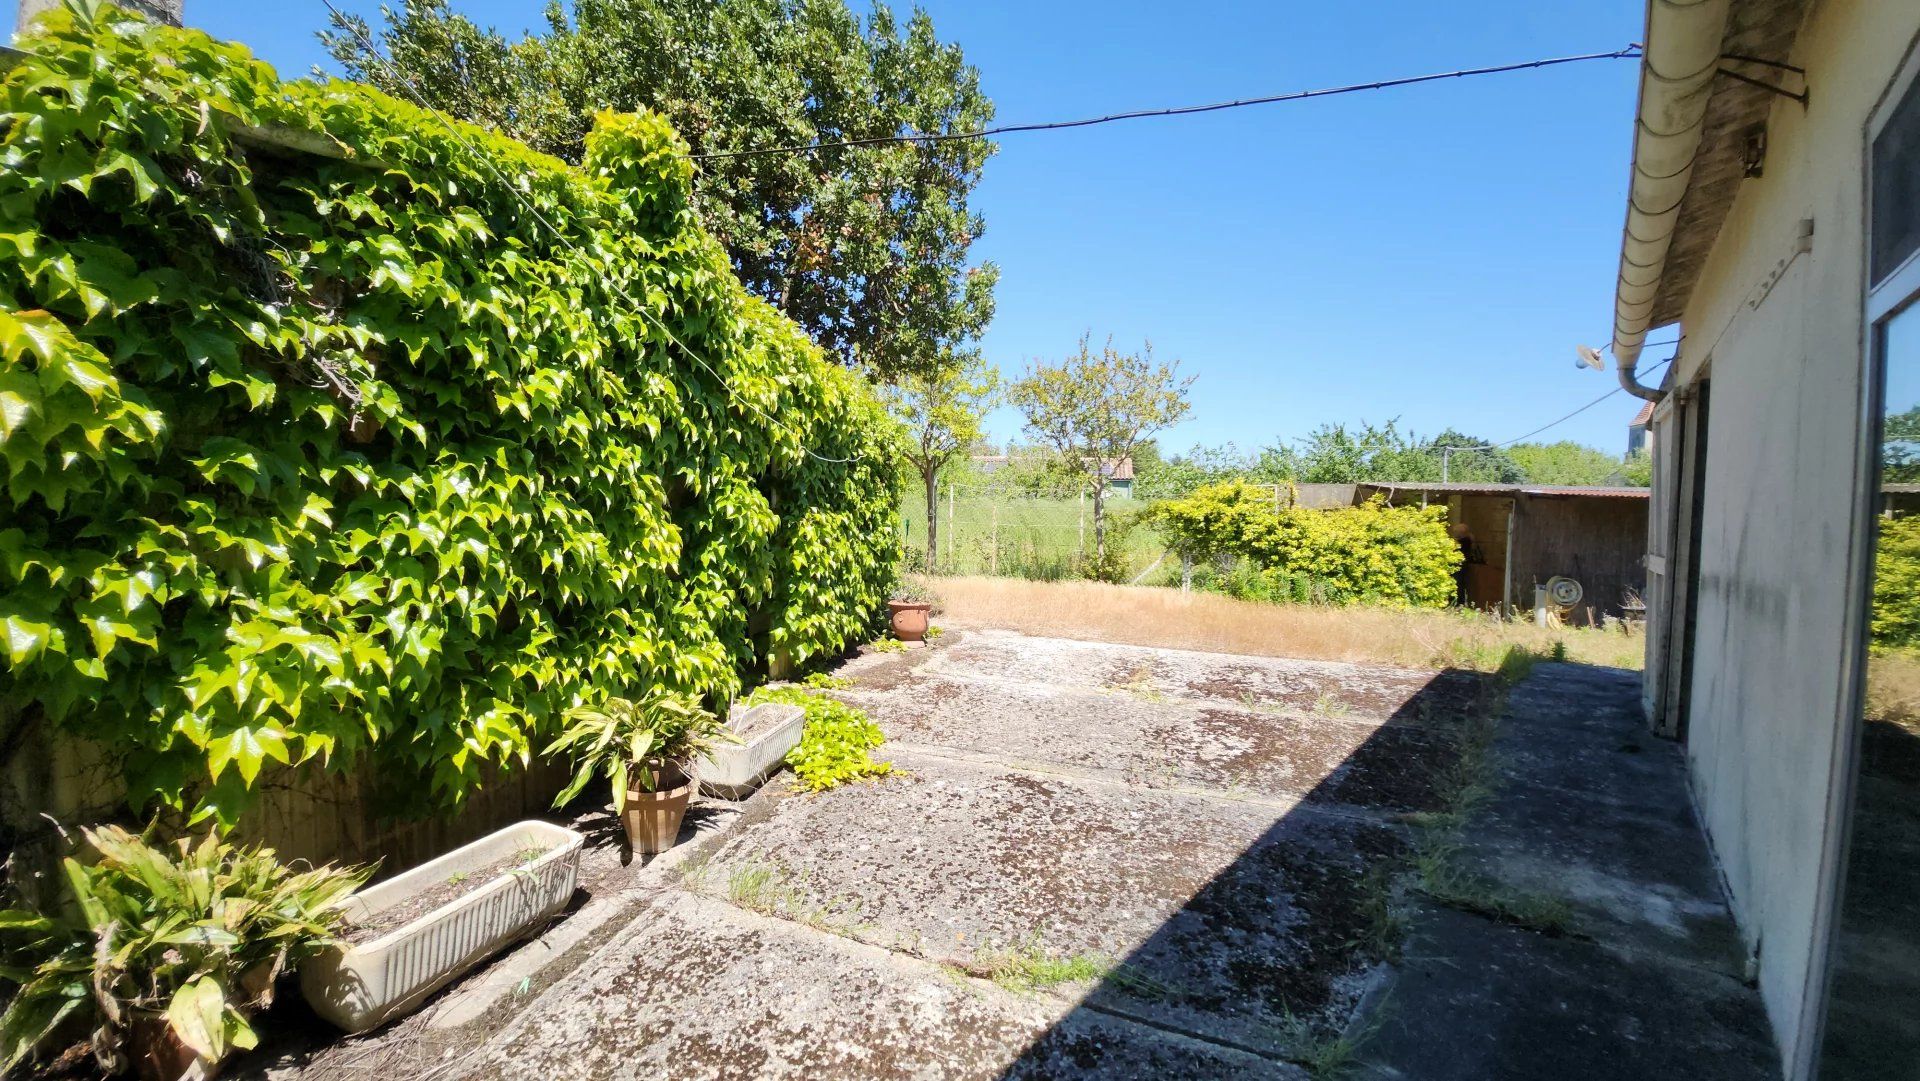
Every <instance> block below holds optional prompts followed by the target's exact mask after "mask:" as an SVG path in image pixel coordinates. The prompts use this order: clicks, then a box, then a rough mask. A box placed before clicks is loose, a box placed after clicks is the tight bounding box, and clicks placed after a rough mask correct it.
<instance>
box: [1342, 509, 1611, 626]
mask: <svg viewBox="0 0 1920 1081" xmlns="http://www.w3.org/2000/svg"><path fill="white" fill-rule="evenodd" d="M1647 495H1648V490H1647V489H1645V488H1590V487H1554V486H1550V485H1532V484H1464V483H1456V484H1437V483H1428V482H1418V481H1406V482H1402V481H1391V482H1388V481H1375V482H1368V483H1363V484H1359V485H1356V486H1355V490H1354V496H1353V501H1354V503H1356V504H1359V503H1364V502H1366V501H1367V500H1369V499H1372V498H1375V497H1379V498H1382V499H1385V500H1386V501H1387V502H1388V503H1389V504H1392V505H1394V506H1405V505H1407V504H1409V503H1417V504H1419V505H1421V506H1426V505H1429V504H1435V503H1444V504H1445V505H1446V507H1447V526H1448V528H1449V529H1450V530H1452V531H1453V534H1454V536H1455V537H1456V538H1458V539H1459V540H1460V542H1461V546H1462V547H1463V548H1464V549H1465V551H1466V556H1467V562H1466V565H1465V566H1464V567H1463V568H1462V569H1461V574H1460V602H1461V603H1462V604H1466V605H1470V606H1472V607H1475V608H1486V609H1499V610H1502V611H1515V610H1522V611H1524V610H1529V609H1531V608H1532V607H1533V590H1534V587H1535V586H1544V585H1546V584H1547V581H1548V580H1549V579H1552V578H1571V579H1573V580H1574V581H1576V582H1579V583H1580V587H1581V590H1582V591H1583V593H1584V597H1583V599H1582V600H1581V602H1580V603H1579V604H1578V605H1576V606H1574V608H1573V610H1572V611H1571V612H1569V613H1568V614H1567V619H1568V621H1569V622H1571V623H1575V624H1578V625H1581V626H1586V625H1591V624H1593V623H1597V622H1599V620H1600V618H1601V617H1603V616H1619V615H1621V614H1623V612H1624V611H1625V610H1626V608H1627V607H1628V604H1629V602H1630V601H1637V598H1638V597H1639V596H1640V592H1641V590H1642V589H1643V588H1644V586H1645V584H1646V565H1645V563H1644V559H1645V557H1646V552H1647V507H1648V498H1647ZM1637 606H1638V605H1637V603H1636V604H1635V607H1637Z"/></svg>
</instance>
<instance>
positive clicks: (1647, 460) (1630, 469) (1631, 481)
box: [1620, 450, 1653, 488]
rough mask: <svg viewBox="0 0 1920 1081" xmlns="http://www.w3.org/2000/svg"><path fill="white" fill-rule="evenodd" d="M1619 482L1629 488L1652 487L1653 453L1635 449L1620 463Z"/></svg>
mask: <svg viewBox="0 0 1920 1081" xmlns="http://www.w3.org/2000/svg"><path fill="white" fill-rule="evenodd" d="M1620 483H1622V484H1625V485H1627V486H1628V487H1631V488H1651V487H1653V455H1652V454H1649V453H1648V452H1647V451H1645V450H1637V451H1634V452H1633V453H1632V454H1629V455H1627V460H1626V461H1624V462H1622V463H1620Z"/></svg>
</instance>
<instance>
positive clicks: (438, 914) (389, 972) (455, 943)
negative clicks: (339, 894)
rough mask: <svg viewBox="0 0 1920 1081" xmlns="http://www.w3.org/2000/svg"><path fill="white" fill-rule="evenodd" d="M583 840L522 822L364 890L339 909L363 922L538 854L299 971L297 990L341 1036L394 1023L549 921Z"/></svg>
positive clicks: (574, 870)
mask: <svg viewBox="0 0 1920 1081" xmlns="http://www.w3.org/2000/svg"><path fill="white" fill-rule="evenodd" d="M584 841H585V838H583V837H581V836H580V834H578V833H575V832H574V831H573V830H570V829H566V828H564V827H561V826H556V825H553V824H552V823H549V822H539V821H531V820H530V821H526V822H520V823H517V824H515V825H512V826H508V827H507V828H506V829H503V830H499V831H497V832H494V833H490V834H488V835H487V836H485V837H482V838H480V839H479V840H478V841H474V842H472V843H471V844H466V845H462V846H461V847H459V848H456V849H454V850H453V851H452V852H449V853H447V854H446V855H444V856H441V857H439V858H438V859H435V860H432V861H430V862H427V863H424V864H421V865H420V866H418V867H415V868H414V869H413V870H411V871H408V872H406V873H405V874H401V875H396V876H395V877H393V878H391V879H389V880H387V881H385V882H382V883H380V884H379V885H377V886H374V887H372V888H370V889H367V890H364V891H362V892H361V893H358V894H356V895H354V897H353V898H352V899H351V900H350V901H349V902H348V903H347V918H348V920H349V921H364V920H367V919H370V918H371V917H373V916H374V915H376V914H378V913H380V912H383V911H385V910H386V909H389V908H392V907H393V906H395V905H398V904H402V903H404V902H406V901H407V899H408V898H411V897H414V896H417V895H418V894H420V893H423V892H425V891H427V890H431V889H434V888H435V887H437V886H439V885H441V884H443V883H445V882H447V881H448V880H449V879H451V878H452V877H453V876H455V875H458V874H464V873H471V872H473V871H476V870H479V869H481V868H484V867H488V866H490V865H492V864H495V863H497V862H499V861H500V860H502V859H505V858H507V857H509V856H512V855H513V854H514V853H515V852H519V851H521V850H523V849H527V848H531V847H534V846H541V847H545V848H547V849H548V851H547V852H546V853H544V854H543V855H541V856H540V857H539V858H538V859H535V860H534V861H533V862H532V863H529V864H527V865H526V866H525V867H522V868H518V869H516V870H514V871H511V872H509V873H507V874H503V875H501V876H500V877H498V878H496V879H494V880H493V881H492V882H489V883H487V884H486V885H483V886H481V887H479V888H478V889H475V890H474V891H473V892H471V893H468V894H465V895H463V896H460V897H456V898H454V899H453V900H451V901H449V902H447V903H446V904H444V905H441V906H440V907H439V908H436V909H434V910H433V911H431V912H428V913H426V914H425V915H423V916H421V917H420V918H418V919H416V920H413V921H412V922H410V923H407V924H405V925H403V926H400V927H397V928H395V929H393V930H392V931H389V932H387V933H386V934H384V935H381V936H380V937H379V938H376V939H373V940H371V941H368V942H360V943H355V944H352V945H345V944H342V945H339V946H335V947H333V948H331V949H328V950H326V951H324V952H322V953H320V954H318V955H316V956H314V957H312V958H309V959H308V960H307V961H306V962H304V963H303V964H302V965H301V966H300V990H301V992H302V993H303V994H304V995H305V996H306V999H307V1002H308V1003H310V1004H311V1005H312V1006H313V1008H314V1011H315V1012H317V1013H318V1014H319V1015H320V1016H322V1017H324V1018H326V1019H327V1020H329V1021H331V1022H333V1023H334V1024H336V1025H338V1026H340V1027H341V1028H343V1029H345V1030H346V1031H348V1032H365V1031H367V1030H368V1029H370V1028H373V1027H375V1026H376V1025H380V1024H382V1023H384V1022H386V1021H388V1020H390V1019H391V1018H394V1017H397V1016H399V1015H401V1014H404V1013H406V1012H408V1011H410V1010H412V1009H413V1008H414V1007H416V1006H418V1005H420V1003H421V1002H423V1001H425V1000H426V998H427V996H428V995H431V994H433V993H434V992H435V991H437V990H439V989H440V988H442V987H444V986H446V985H447V983H448V982H449V981H451V980H453V979H454V978H455V977H457V976H459V975H460V974H461V973H463V972H465V971H467V970H468V969H469V968H472V967H473V966H474V965H476V964H478V963H480V962H481V961H484V960H486V959H487V958H488V957H489V956H491V955H493V954H494V953H496V952H498V951H499V950H500V949H501V948H503V947H505V946H507V945H509V944H511V943H512V942H514V941H515V940H516V939H518V938H520V937H521V936H522V935H524V934H526V933H527V931H528V930H530V929H531V928H533V927H534V926H535V925H536V924H537V923H539V922H540V921H541V920H544V919H546V918H547V917H549V916H552V915H554V914H556V913H558V912H559V911H560V910H561V909H563V908H565V907H566V906H567V901H568V899H569V898H571V897H572V896H573V890H574V886H575V885H576V884H577V883H578V881H579V878H580V847H581V845H582V844H583V843H584Z"/></svg>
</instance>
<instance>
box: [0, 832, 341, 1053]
mask: <svg viewBox="0 0 1920 1081" xmlns="http://www.w3.org/2000/svg"><path fill="white" fill-rule="evenodd" d="M81 833H82V834H83V835H84V837H85V838H86V842H87V845H88V847H90V848H91V849H92V855H93V858H92V859H91V860H90V861H89V862H82V861H81V860H78V859H74V858H72V857H68V858H67V859H65V860H64V861H63V862H62V868H63V870H64V871H65V876H64V877H65V880H66V881H65V885H66V894H67V895H66V896H65V897H64V898H63V899H62V903H60V904H58V905H56V906H51V907H52V911H47V912H41V911H36V910H34V909H33V908H31V907H21V908H15V909H9V910H7V911H4V912H0V939H3V940H4V943H5V945H4V950H3V951H0V952H4V954H5V963H4V965H3V966H0V979H4V980H7V981H11V982H14V983H17V984H18V985H19V986H18V987H17V988H16V989H15V991H14V994H13V997H12V1000H11V1001H10V1002H9V1003H8V1004H7V1008H6V1011H5V1013H4V1014H0V1072H4V1071H6V1070H10V1069H11V1068H12V1067H13V1066H15V1065H16V1064H18V1063H19V1062H20V1061H21V1060H23V1059H24V1058H26V1057H27V1056H28V1055H29V1054H32V1053H33V1052H34V1050H35V1048H37V1047H39V1046H41V1045H42V1044H44V1043H46V1042H48V1041H49V1039H52V1038H57V1037H58V1036H60V1035H61V1034H64V1033H68V1032H72V1031H75V1030H77V1029H78V1028H79V1027H81V1026H84V1027H85V1028H86V1029H87V1030H88V1031H89V1033H90V1037H89V1041H88V1042H89V1045H90V1047H91V1050H92V1052H93V1055H94V1058H95V1060H96V1061H97V1063H98V1064H99V1066H100V1069H101V1070H102V1071H103V1072H105V1073H108V1074H116V1073H121V1072H123V1071H125V1070H126V1069H128V1068H129V1067H131V1068H132V1069H133V1071H134V1072H135V1074H136V1075H137V1076H139V1077H141V1078H142V1079H144V1081H181V1079H184V1078H194V1079H204V1078H210V1077H213V1076H214V1075H215V1074H216V1073H217V1072H218V1071H219V1068H220V1063H221V1062H222V1060H224V1059H225V1058H226V1057H227V1055H228V1054H229V1053H231V1052H232V1051H233V1050H234V1049H236V1048H248V1047H252V1046H254V1044H255V1039H256V1038H255V1035H254V1031H253V1028H252V1026H251V1024H250V1019H251V1017H252V1016H253V1014H254V1013H255V1012H256V1011H258V1010H260V1009H263V1008H265V1007H266V1006H267V1005H268V1004H269V1003H270V1002H271V1001H272V999H273V988H274V984H275V982H276V981H277V980H278V978H279V976H280V974H281V972H283V971H285V970H286V968H287V966H289V965H291V964H294V963H296V962H298V961H300V960H302V959H304V958H305V957H307V956H309V955H311V954H312V953H314V952H315V951H317V950H319V949H321V948H323V947H324V946H325V945H326V944H327V943H328V942H330V941H331V940H332V937H333V934H334V932H335V930H336V929H337V928H338V927H339V925H340V922H341V920H342V919H343V914H342V911H341V906H342V905H343V904H344V903H345V902H346V901H347V899H348V898H349V897H350V896H351V894H352V893H353V891H354V890H355V889H357V888H359V886H360V885H361V884H362V883H364V882H365V881H366V880H367V877H368V876H369V875H370V874H371V873H372V869H371V868H344V869H343V868H338V867H332V866H328V867H321V868H317V869H311V870H295V869H294V868H292V867H289V866H287V865H286V864H282V863H281V862H280V861H279V860H278V859H276V858H275V856H274V853H273V850H272V849H267V848H241V847H237V846H235V845H231V844H228V843H227V842H225V841H223V840H221V839H220V838H219V837H218V836H217V835H215V834H211V833H210V834H208V835H207V836H206V837H205V838H204V839H202V840H200V841H199V842H197V843H196V842H194V841H193V840H192V839H190V838H187V839H181V840H178V841H174V842H172V843H170V844H166V845H156V844H152V843H149V842H148V841H147V840H146V839H145V838H143V837H140V836H137V835H135V834H133V833H130V832H128V831H126V830H124V829H120V828H119V827H117V826H102V827H100V828H98V829H89V830H82V831H81Z"/></svg>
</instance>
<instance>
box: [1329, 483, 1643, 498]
mask: <svg viewBox="0 0 1920 1081" xmlns="http://www.w3.org/2000/svg"><path fill="white" fill-rule="evenodd" d="M1359 487H1360V488H1363V489H1371V490H1373V491H1376V492H1382V493H1386V494H1389V495H1393V494H1398V493H1401V492H1410V493H1428V494H1435V493H1437V494H1440V495H1538V496H1555V497H1568V496H1574V497H1578V496H1585V497H1588V498H1593V499H1646V498H1647V497H1648V494H1649V493H1650V492H1651V491H1652V489H1649V488H1609V487H1605V486H1601V485H1564V484H1475V483H1469V482H1460V481H1455V482H1451V483H1447V484H1442V483H1440V482H1438V481H1398V480H1396V481H1362V482H1361V483H1360V485H1359Z"/></svg>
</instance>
